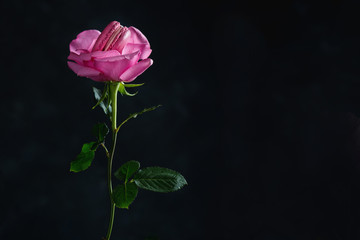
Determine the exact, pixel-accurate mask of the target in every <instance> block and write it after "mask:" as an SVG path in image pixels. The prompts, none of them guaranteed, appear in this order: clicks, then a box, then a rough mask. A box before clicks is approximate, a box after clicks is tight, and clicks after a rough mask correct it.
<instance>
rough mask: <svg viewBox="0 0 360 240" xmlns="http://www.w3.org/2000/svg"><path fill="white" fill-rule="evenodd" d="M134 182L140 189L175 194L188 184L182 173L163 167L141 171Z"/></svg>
mask: <svg viewBox="0 0 360 240" xmlns="http://www.w3.org/2000/svg"><path fill="white" fill-rule="evenodd" d="M133 180H134V181H135V184H136V185H137V186H138V187H139V188H143V189H146V190H150V191H154V192H173V191H177V190H179V189H181V188H182V187H183V186H184V185H186V184H187V182H186V180H185V178H184V177H183V176H182V175H181V174H180V173H178V172H176V171H174V170H171V169H167V168H161V167H148V168H144V169H140V170H139V172H138V173H137V174H135V176H134V178H133Z"/></svg>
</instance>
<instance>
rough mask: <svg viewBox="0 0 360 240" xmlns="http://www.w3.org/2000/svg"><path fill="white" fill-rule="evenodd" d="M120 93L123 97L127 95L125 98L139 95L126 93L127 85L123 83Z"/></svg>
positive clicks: (120, 86)
mask: <svg viewBox="0 0 360 240" xmlns="http://www.w3.org/2000/svg"><path fill="white" fill-rule="evenodd" d="M119 92H120V93H121V95H122V96H124V95H125V96H129V97H133V96H135V95H136V94H137V93H138V92H136V93H129V92H128V91H126V88H125V84H124V83H123V82H121V84H120V85H119Z"/></svg>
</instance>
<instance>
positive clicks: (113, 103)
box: [106, 82, 120, 240]
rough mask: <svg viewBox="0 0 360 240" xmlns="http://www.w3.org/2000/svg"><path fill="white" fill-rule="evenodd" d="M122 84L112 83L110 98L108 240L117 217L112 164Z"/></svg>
mask: <svg viewBox="0 0 360 240" xmlns="http://www.w3.org/2000/svg"><path fill="white" fill-rule="evenodd" d="M119 86H120V82H115V83H114V82H111V83H110V92H109V94H110V98H111V108H112V115H111V129H112V147H111V153H110V158H109V160H108V188H109V195H110V204H111V206H110V222H109V228H108V232H107V234H106V240H110V236H111V232H112V228H113V224H114V215H115V203H114V201H113V199H112V192H113V189H112V182H111V171H112V162H113V159H114V154H115V146H116V138H117V131H116V126H117V125H116V115H117V93H118V91H119Z"/></svg>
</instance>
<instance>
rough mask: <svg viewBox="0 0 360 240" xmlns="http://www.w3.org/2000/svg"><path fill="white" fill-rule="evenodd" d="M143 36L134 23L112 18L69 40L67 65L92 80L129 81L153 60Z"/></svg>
mask: <svg viewBox="0 0 360 240" xmlns="http://www.w3.org/2000/svg"><path fill="white" fill-rule="evenodd" d="M150 53H151V48H150V44H149V41H148V40H147V38H146V37H145V36H144V34H142V33H141V32H140V30H138V29H136V28H135V27H129V28H127V27H124V26H122V25H121V24H120V23H119V22H117V21H113V22H111V23H110V24H109V25H107V26H106V28H105V29H104V30H103V31H102V32H99V31H98V30H86V31H83V32H81V33H79V34H78V35H77V37H76V39H74V40H72V41H71V43H70V55H69V57H68V60H70V61H68V66H69V67H70V68H71V70H73V71H74V72H75V73H76V74H77V75H78V76H82V77H87V78H90V79H92V80H94V81H99V82H106V81H116V82H131V81H133V80H135V78H136V77H137V76H139V75H140V74H142V73H143V72H144V71H145V70H146V69H147V68H148V67H150V66H151V65H152V64H153V60H152V59H150V58H148V57H149V55H150Z"/></svg>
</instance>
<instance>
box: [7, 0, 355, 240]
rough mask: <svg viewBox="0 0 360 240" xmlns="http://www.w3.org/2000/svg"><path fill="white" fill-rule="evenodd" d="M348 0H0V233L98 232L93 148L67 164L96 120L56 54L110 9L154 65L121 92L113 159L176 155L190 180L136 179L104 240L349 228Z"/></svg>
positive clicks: (171, 158) (351, 231) (318, 234)
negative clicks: (170, 189)
mask: <svg viewBox="0 0 360 240" xmlns="http://www.w3.org/2000/svg"><path fill="white" fill-rule="evenodd" d="M356 3H357V1H355V0H353V1H345V0H344V1H341V0H337V1H336V0H332V1H277V2H276V3H274V2H273V1H267V2H266V3H264V2H260V1H240V4H238V5H237V4H236V1H226V0H225V1H198V2H196V1H167V2H162V3H159V2H151V1H136V0H131V1H130V0H128V1H106V0H103V1H86V0H82V1H76V0H74V1H48V0H44V1H36V0H34V1H20V0H15V1H10V0H8V1H3V2H2V3H1V10H2V14H1V15H0V18H1V31H2V36H1V38H0V43H1V46H2V50H1V70H2V71H1V73H2V74H1V75H2V90H1V103H0V104H1V110H2V113H1V144H0V146H1V159H0V190H1V200H0V203H1V204H0V238H1V239H9V240H13V239H14V240H20V239H38V240H42V239H44V240H45V239H46V240H49V239H51V240H60V239H61V240H73V239H74V240H75V239H77V240H91V239H94V240H100V239H101V237H102V236H104V235H105V233H106V229H107V224H108V214H109V206H108V196H107V189H106V161H105V158H104V155H103V152H101V151H99V152H98V153H97V157H96V159H95V161H94V164H93V165H92V166H91V167H90V168H89V170H87V171H86V172H83V173H78V174H72V173H70V172H69V164H70V161H71V160H72V159H73V158H74V156H75V155H76V154H77V153H79V151H80V148H81V144H82V143H84V142H88V141H91V140H92V136H91V128H92V126H93V125H94V124H95V123H97V122H98V121H104V120H105V118H104V116H103V114H102V113H101V111H100V110H99V109H97V110H94V111H91V106H93V104H94V100H93V96H92V91H91V87H92V86H94V85H96V86H98V87H101V84H97V83H94V82H92V81H91V80H88V79H84V78H79V77H76V75H75V74H74V73H73V72H71V71H70V70H69V69H68V68H67V65H66V58H67V55H68V44H69V43H70V41H71V40H72V39H73V38H75V36H76V34H77V33H79V32H80V31H82V30H85V29H91V28H94V29H99V30H101V29H103V28H104V27H105V26H106V24H107V23H108V22H110V21H112V20H118V21H120V22H121V23H122V24H124V25H127V26H130V25H133V26H136V27H137V28H139V29H140V30H141V31H142V32H143V33H144V34H145V35H146V36H147V37H148V39H149V41H150V43H151V45H152V49H153V53H152V55H151V57H152V58H153V59H154V65H153V66H152V67H151V68H150V69H149V70H147V71H146V72H145V73H144V74H143V75H142V76H140V77H139V78H138V79H137V80H136V82H137V83H140V82H146V84H145V85H144V86H143V87H141V89H140V92H139V94H138V96H136V97H134V98H124V97H122V98H121V99H119V108H120V109H119V111H120V118H124V117H126V116H127V115H128V114H129V113H131V112H135V111H138V110H141V109H142V108H145V107H149V106H153V105H157V104H162V105H163V107H161V108H160V109H158V110H156V111H154V112H151V113H146V114H144V115H142V116H140V117H139V118H137V119H133V120H131V121H129V123H128V124H127V125H126V126H125V127H124V128H123V129H122V130H121V131H120V133H119V140H118V141H119V142H118V143H119V145H118V149H117V152H116V154H117V155H116V156H117V158H116V161H115V163H114V164H115V167H117V166H119V165H120V164H121V162H124V161H128V160H132V159H133V160H137V161H140V162H141V163H142V166H153V165H159V166H163V167H168V168H172V169H175V170H177V171H179V172H181V173H183V175H184V176H185V177H186V179H187V181H188V183H189V185H188V186H187V187H185V188H184V189H183V190H181V191H179V192H176V193H172V194H157V193H151V192H145V191H140V192H139V195H138V198H137V200H136V201H135V202H134V203H133V204H132V205H131V207H130V209H129V210H118V211H117V213H116V219H115V227H114V232H113V237H112V239H113V240H116V239H123V240H132V239H134V240H138V239H145V237H147V236H157V237H158V239H159V240H165V239H166V240H170V239H171V240H187V239H189V240H192V239H196V240H199V239H217V240H218V239H231V240H233V239H244V240H265V239H266V240H270V239H276V240H281V239H295V240H297V239H316V240H324V239H359V238H360V231H359V224H360V208H359V202H360V168H359V167H360V165H359V163H360V135H359V134H360V127H359V126H360V125H359V124H360V119H359V117H360V94H359V92H360V70H359V69H360V68H359V65H360V51H359V50H360V49H359V46H360V45H359V43H360V34H359V27H358V23H359V22H360V19H359V16H360V15H359V13H358V12H359V11H358V9H359V6H358V5H357V4H356Z"/></svg>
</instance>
